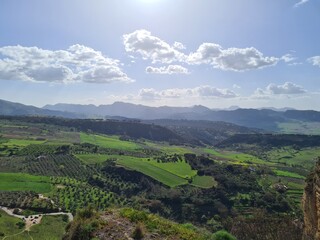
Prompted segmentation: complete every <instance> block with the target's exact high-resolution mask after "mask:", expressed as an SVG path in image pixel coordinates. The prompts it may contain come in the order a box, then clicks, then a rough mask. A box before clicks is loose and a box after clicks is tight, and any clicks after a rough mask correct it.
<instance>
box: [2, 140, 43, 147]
mask: <svg viewBox="0 0 320 240" xmlns="http://www.w3.org/2000/svg"><path fill="white" fill-rule="evenodd" d="M44 142H45V141H44V140H34V139H9V141H8V142H5V143H2V145H3V146H7V147H26V146H28V145H30V144H42V143H44Z"/></svg>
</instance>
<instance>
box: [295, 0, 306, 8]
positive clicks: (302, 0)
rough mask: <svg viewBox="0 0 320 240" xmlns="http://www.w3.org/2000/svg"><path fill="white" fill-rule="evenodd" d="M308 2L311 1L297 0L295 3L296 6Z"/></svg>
mask: <svg viewBox="0 0 320 240" xmlns="http://www.w3.org/2000/svg"><path fill="white" fill-rule="evenodd" d="M307 2H309V0H300V1H299V2H297V3H296V4H295V5H294V7H299V6H301V5H303V4H305V3H307Z"/></svg>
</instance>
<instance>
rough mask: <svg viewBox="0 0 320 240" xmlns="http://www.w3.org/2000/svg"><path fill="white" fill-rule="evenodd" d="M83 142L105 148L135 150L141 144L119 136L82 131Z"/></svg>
mask: <svg viewBox="0 0 320 240" xmlns="http://www.w3.org/2000/svg"><path fill="white" fill-rule="evenodd" d="M80 139H81V143H91V144H95V145H98V146H100V147H104V148H112V149H119V150H127V151H135V150H137V149H139V148H140V146H139V145H138V144H136V143H134V142H129V141H121V140H120V139H119V137H118V136H102V135H95V134H87V133H80Z"/></svg>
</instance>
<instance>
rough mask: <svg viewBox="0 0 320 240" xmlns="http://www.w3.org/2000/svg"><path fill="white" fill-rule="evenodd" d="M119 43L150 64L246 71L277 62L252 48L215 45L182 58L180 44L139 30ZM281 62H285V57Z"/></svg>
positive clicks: (206, 45) (204, 44)
mask: <svg viewBox="0 0 320 240" xmlns="http://www.w3.org/2000/svg"><path fill="white" fill-rule="evenodd" d="M123 43H124V46H125V50H126V51H127V52H128V53H130V54H132V53H134V54H139V55H141V56H142V58H143V59H145V60H151V61H152V63H157V62H161V63H173V62H183V63H187V64H211V65H212V66H213V67H214V68H218V69H222V70H231V71H246V70H251V69H259V68H263V67H267V66H272V65H275V64H277V63H278V61H279V60H280V58H277V57H266V56H264V55H263V54H262V53H261V52H260V51H258V50H257V49H256V48H254V47H250V48H228V49H223V48H222V46H220V45H219V44H216V43H202V44H201V45H200V46H199V48H198V49H197V50H196V51H195V52H191V53H190V54H189V55H186V54H184V53H182V52H181V51H179V50H181V49H184V46H183V44H182V43H179V42H175V43H174V44H173V46H171V45H170V44H168V43H167V42H165V41H163V40H162V39H160V38H158V37H156V36H153V35H152V34H151V33H150V32H149V31H147V30H143V29H142V30H136V31H134V32H132V33H129V34H125V35H123ZM285 59H286V60H288V59H289V56H286V57H285Z"/></svg>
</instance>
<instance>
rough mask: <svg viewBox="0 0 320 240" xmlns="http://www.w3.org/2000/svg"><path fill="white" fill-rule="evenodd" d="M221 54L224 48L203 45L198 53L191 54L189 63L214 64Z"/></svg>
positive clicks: (207, 44) (209, 44)
mask: <svg viewBox="0 0 320 240" xmlns="http://www.w3.org/2000/svg"><path fill="white" fill-rule="evenodd" d="M221 52H222V47H221V46H220V45H218V44H215V43H202V44H201V45H200V46H199V48H198V50H197V51H196V52H194V53H190V54H189V56H188V62H189V63H190V64H201V63H206V64H212V63H213V62H214V60H215V59H216V58H217V57H219V56H220V54H221Z"/></svg>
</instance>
